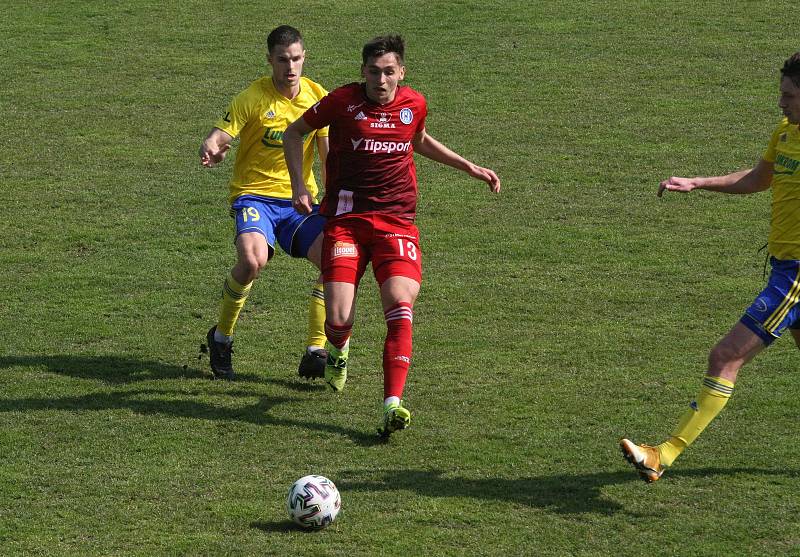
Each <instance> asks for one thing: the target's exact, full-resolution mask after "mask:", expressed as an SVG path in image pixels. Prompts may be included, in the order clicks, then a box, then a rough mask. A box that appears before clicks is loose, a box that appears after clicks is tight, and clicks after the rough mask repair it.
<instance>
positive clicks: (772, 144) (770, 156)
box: [761, 125, 783, 163]
mask: <svg viewBox="0 0 800 557" xmlns="http://www.w3.org/2000/svg"><path fill="white" fill-rule="evenodd" d="M782 129H783V126H782V125H781V126H778V127H777V128H775V131H774V132H772V137H771V138H770V140H769V145H767V150H766V151H764V156H763V157H761V158H763V159H764V160H765V161H767V162H770V163H772V162H775V156H776V149H777V147H778V140H779V139H780V136H781V130H782Z"/></svg>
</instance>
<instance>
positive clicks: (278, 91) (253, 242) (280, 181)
mask: <svg viewBox="0 0 800 557" xmlns="http://www.w3.org/2000/svg"><path fill="white" fill-rule="evenodd" d="M267 50H268V55H267V61H268V62H269V64H270V66H271V67H272V75H271V76H266V77H262V78H260V79H257V80H256V81H254V82H253V83H251V84H250V86H249V87H248V88H247V89H245V90H244V91H242V92H241V93H239V94H238V95H237V96H236V97H235V98H234V99H233V101H232V102H231V103H230V106H229V108H228V110H227V112H226V113H225V115H224V116H223V117H222V119H220V120H219V121H218V122H217V123H216V124H215V125H214V128H212V130H211V132H210V133H209V134H208V136H207V137H206V139H205V140H204V141H203V144H202V145H201V146H200V164H201V165H203V166H205V167H213V166H216V165H217V164H219V163H220V162H222V160H223V159H224V158H225V155H226V154H227V152H228V150H229V149H230V146H231V142H232V141H233V139H234V138H235V137H237V136H238V137H239V147H238V151H237V153H236V161H235V163H234V167H233V176H232V177H231V181H230V197H229V199H230V202H231V216H232V217H233V218H234V220H235V222H236V254H237V260H236V264H235V265H234V266H233V268H232V269H231V271H230V273H229V274H228V276H227V277H226V279H225V282H224V285H223V288H222V301H221V303H220V308H219V320H218V321H217V324H216V325H214V326H213V327H211V329H210V330H209V331H208V334H207V335H206V340H207V342H208V349H209V355H210V360H211V370H212V372H213V374H214V377H217V378H222V379H228V380H232V379H234V377H235V373H234V371H233V364H232V361H231V353H232V346H233V330H234V327H235V326H236V322H237V320H238V318H239V312H240V311H241V309H242V307H244V303H245V300H246V299H247V295H248V294H249V292H250V288H251V286H252V284H253V281H254V280H255V279H256V278H258V276H259V274H260V273H261V271H262V269H264V267H265V266H266V265H267V262H268V261H269V260H270V259H271V258H272V256H273V254H274V252H275V243H276V241H277V243H278V244H279V245H280V246H281V248H282V249H283V251H284V252H286V253H288V254H289V255H291V256H292V257H306V258H308V260H309V261H311V262H312V263H313V264H314V265H315V266H316V267H317V269H319V267H320V249H321V246H322V235H321V231H322V227H323V225H324V222H325V219H324V217H322V216H321V215H319V214H318V211H317V210H315V211H313V213H312V214H310V215H305V216H300V215H298V214H297V213H296V212H295V211H294V209H293V207H292V189H291V183H290V181H289V173H288V170H287V169H286V162H285V161H284V158H283V132H284V130H286V127H287V126H288V125H289V124H291V123H292V122H293V121H295V120H296V119H297V118H299V117H300V116H301V115H302V114H303V113H304V112H305V111H306V110H307V109H309V108H310V107H311V106H313V105H314V104H316V103H317V102H318V101H319V100H320V99H322V98H323V97H324V96H325V95H326V94H327V91H326V90H325V89H324V88H323V87H322V86H320V85H319V84H317V83H315V82H313V81H311V80H310V79H307V78H305V77H302V72H303V63H304V61H305V47H304V44H303V39H302V37H301V35H300V32H299V31H298V30H297V29H295V28H293V27H290V26H288V25H282V26H280V27H277V28H276V29H274V30H273V31H272V32H271V33H270V34H269V36H268V37H267ZM315 147H316V150H317V152H318V154H319V158H320V160H321V162H322V163H323V172H324V162H325V157H326V156H327V154H328V130H327V129H322V130H315V131H314V132H313V133H309V134H308V135H306V136H305V137H304V138H303V179H304V181H305V183H306V185H307V187H308V189H309V191H311V192H312V195H314V196H315V197H316V195H317V184H316V181H315V179H314V173H313V171H312V164H313V162H314V150H315ZM324 322H325V305H324V298H323V294H322V285H321V283H320V282H319V281H318V282H317V284H316V285H315V287H314V288H313V290H312V293H311V298H310V305H309V326H308V328H309V332H308V342H307V348H306V351H305V354H304V355H303V358H302V360H301V362H300V367H299V370H298V372H299V374H300V375H301V376H303V377H306V378H312V377H321V376H322V375H323V372H324V369H325V361H326V359H327V353H326V352H325V351H324V350H323V346H324V345H325V340H326V339H325V332H324Z"/></svg>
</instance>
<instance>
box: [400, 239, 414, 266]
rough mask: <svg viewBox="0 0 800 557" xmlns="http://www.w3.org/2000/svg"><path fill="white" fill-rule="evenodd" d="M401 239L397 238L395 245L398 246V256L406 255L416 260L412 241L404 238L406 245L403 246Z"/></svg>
mask: <svg viewBox="0 0 800 557" xmlns="http://www.w3.org/2000/svg"><path fill="white" fill-rule="evenodd" d="M403 241H404V240H403V239H402V238H398V239H397V247H398V248H400V257H406V255H407V256H408V258H409V259H410V260H412V261H416V260H417V246H415V245H414V242H412V241H411V240H405V243H406V245H405V246H403Z"/></svg>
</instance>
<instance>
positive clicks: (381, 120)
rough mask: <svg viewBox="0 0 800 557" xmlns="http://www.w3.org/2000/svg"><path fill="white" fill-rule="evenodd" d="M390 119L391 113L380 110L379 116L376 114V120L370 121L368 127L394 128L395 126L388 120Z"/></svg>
mask: <svg viewBox="0 0 800 557" xmlns="http://www.w3.org/2000/svg"><path fill="white" fill-rule="evenodd" d="M391 119H392V115H391V114H389V113H388V112H381V113H380V116H378V121H377V122H370V124H369V127H370V128H394V127H396V126H395V125H394V124H393V123H392V122H390V120H391Z"/></svg>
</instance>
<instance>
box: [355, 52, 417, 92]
mask: <svg viewBox="0 0 800 557" xmlns="http://www.w3.org/2000/svg"><path fill="white" fill-rule="evenodd" d="M405 74H406V67H405V66H403V65H401V64H400V61H399V60H398V59H397V55H396V54H395V53H394V52H389V53H387V54H384V55H382V56H377V57H374V58H367V63H366V64H364V65H363V66H361V77H363V78H364V81H365V82H366V86H367V96H368V97H369V98H370V100H372V101H374V102H376V103H378V104H386V103H389V102H392V101H393V100H394V96H395V93H397V86H398V84H399V83H400V82H401V81H402V80H403V77H405Z"/></svg>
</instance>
